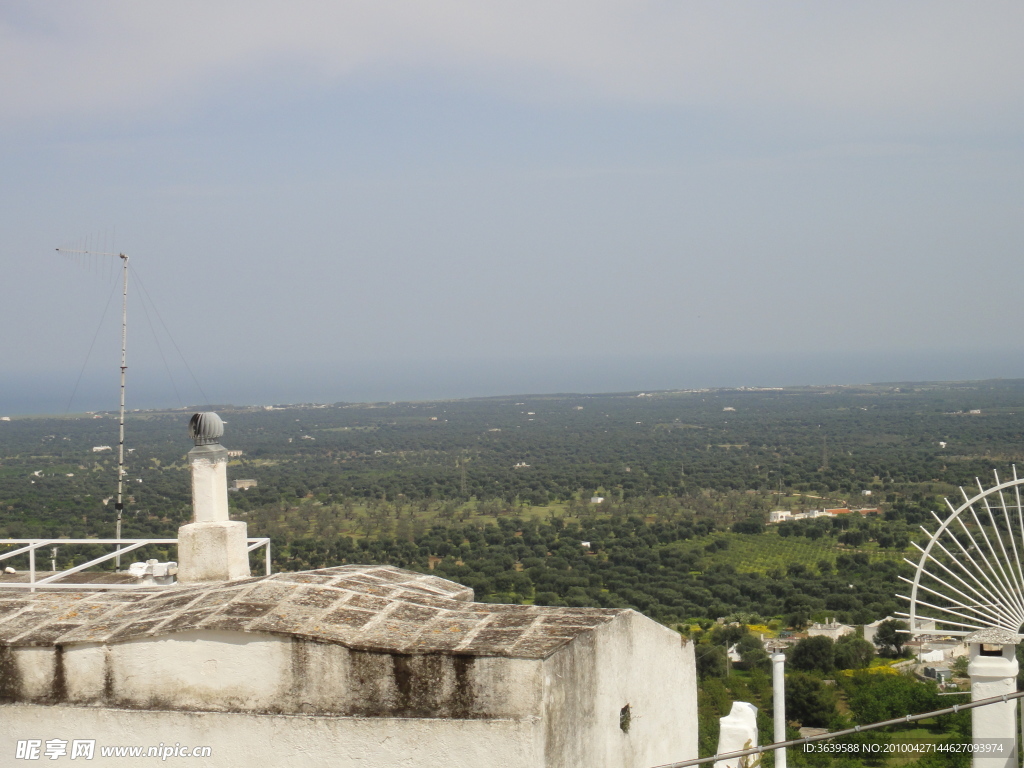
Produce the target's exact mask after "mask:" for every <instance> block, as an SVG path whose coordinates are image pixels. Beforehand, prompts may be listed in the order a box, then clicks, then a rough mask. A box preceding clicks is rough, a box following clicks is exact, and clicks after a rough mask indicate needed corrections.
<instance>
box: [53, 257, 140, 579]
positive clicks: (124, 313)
mask: <svg viewBox="0 0 1024 768" xmlns="http://www.w3.org/2000/svg"><path fill="white" fill-rule="evenodd" d="M57 252H58V253H77V254H85V255H88V256H117V257H118V258H119V259H121V264H122V273H123V278H122V291H121V406H120V409H119V410H118V420H117V421H118V441H117V502H116V503H115V504H114V509H115V510H117V534H116V536H115V538H117V539H120V538H121V516H122V514H123V513H124V498H123V494H124V474H125V472H124V374H125V371H127V370H128V366H127V364H126V362H125V360H126V357H125V353H126V349H127V346H128V256H127V255H125V254H123V253H102V252H99V251H86V250H70V249H68V248H57ZM117 551H118V553H120V551H121V546H120V545H118V547H117ZM114 563H115V567H116V568H117V570H118V571H120V570H121V555H120V554H118V555H117V557H116V558H115V559H114Z"/></svg>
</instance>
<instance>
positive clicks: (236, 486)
mask: <svg viewBox="0 0 1024 768" xmlns="http://www.w3.org/2000/svg"><path fill="white" fill-rule="evenodd" d="M257 485H259V483H257V482H256V481H255V480H252V479H248V480H233V481H232V482H231V490H233V491H244V490H247V489H249V488H255V487H256V486H257Z"/></svg>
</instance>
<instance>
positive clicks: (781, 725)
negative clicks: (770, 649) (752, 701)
mask: <svg viewBox="0 0 1024 768" xmlns="http://www.w3.org/2000/svg"><path fill="white" fill-rule="evenodd" d="M772 707H773V708H774V710H775V718H774V719H775V723H774V725H775V734H774V736H775V739H774V740H775V741H776V742H780V741H785V740H786V655H785V654H783V653H774V654H772ZM775 768H786V749H785V747H783V748H782V749H776V750H775Z"/></svg>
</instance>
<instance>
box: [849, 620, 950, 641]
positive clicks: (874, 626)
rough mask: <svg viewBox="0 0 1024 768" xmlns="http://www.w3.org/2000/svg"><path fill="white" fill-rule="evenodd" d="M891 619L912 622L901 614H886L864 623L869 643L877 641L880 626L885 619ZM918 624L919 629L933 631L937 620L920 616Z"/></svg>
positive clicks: (865, 636) (866, 638)
mask: <svg viewBox="0 0 1024 768" xmlns="http://www.w3.org/2000/svg"><path fill="white" fill-rule="evenodd" d="M890 620H895V621H902V622H904V623H906V624H909V623H910V622H909V621H907V619H905V618H900V617H899V616H886V617H885V618H884V619H879V620H878V621H873V622H871V623H870V624H865V625H864V639H865V640H867V641H868V642H869V643H873V642H875V635H876V634H877V633H878V627H879V626H880V625H881V624H882V622H883V621H890ZM917 626H918V629H923V630H925V631H931V630H934V629H935V621H934V620H932V619H922V618H921V617H918V619H917Z"/></svg>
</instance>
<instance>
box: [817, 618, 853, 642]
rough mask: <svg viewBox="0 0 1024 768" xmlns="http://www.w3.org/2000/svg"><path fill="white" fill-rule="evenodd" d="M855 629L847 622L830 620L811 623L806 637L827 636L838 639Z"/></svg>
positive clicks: (850, 633)
mask: <svg viewBox="0 0 1024 768" xmlns="http://www.w3.org/2000/svg"><path fill="white" fill-rule="evenodd" d="M856 631H857V630H856V629H854V628H853V627H851V626H849V625H848V624H840V623H839V622H838V621H834V620H833V621H830V622H829V623H828V624H812V625H811V626H810V627H809V628H808V630H807V636H808V637H828V638H831V639H832V640H838V639H839V638H840V637H843V636H844V635H852V634H853V633H854V632H856Z"/></svg>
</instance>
